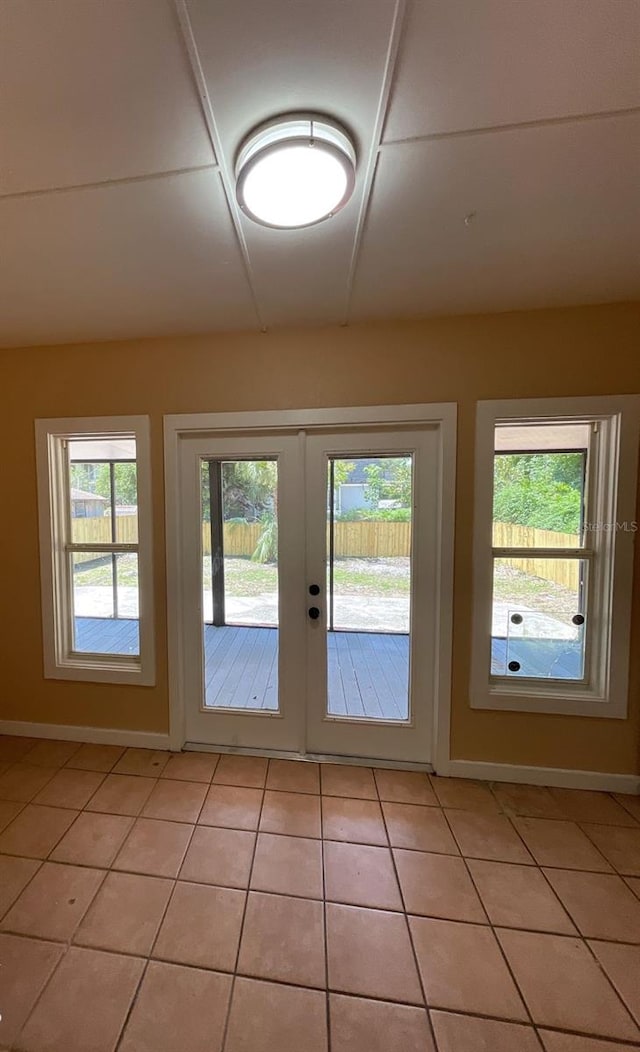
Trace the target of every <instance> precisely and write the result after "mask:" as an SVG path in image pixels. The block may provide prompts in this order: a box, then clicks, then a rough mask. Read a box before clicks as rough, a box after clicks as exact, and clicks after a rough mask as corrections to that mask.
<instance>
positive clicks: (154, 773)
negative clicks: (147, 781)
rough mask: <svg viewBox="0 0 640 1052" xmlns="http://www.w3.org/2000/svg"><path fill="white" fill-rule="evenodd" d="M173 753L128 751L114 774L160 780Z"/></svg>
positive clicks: (118, 763)
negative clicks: (144, 776)
mask: <svg viewBox="0 0 640 1052" xmlns="http://www.w3.org/2000/svg"><path fill="white" fill-rule="evenodd" d="M170 756H171V753H169V752H162V751H161V750H154V749H127V750H126V751H125V753H124V756H121V757H120V759H119V760H118V762H117V764H116V765H115V767H114V768H113V771H114V774H136V775H146V776H147V777H148V778H159V777H160V775H161V774H162V772H163V770H164V768H165V767H166V766H167V763H168V762H169V757H170Z"/></svg>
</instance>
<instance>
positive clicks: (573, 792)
mask: <svg viewBox="0 0 640 1052" xmlns="http://www.w3.org/2000/svg"><path fill="white" fill-rule="evenodd" d="M550 792H551V795H552V796H553V799H554V800H555V801H556V803H557V804H558V806H559V807H560V809H561V810H562V811H563V816H562V817H563V818H568V819H570V820H571V821H572V822H601V823H602V824H603V825H612V826H632V827H634V826H635V827H636V828H637V825H636V822H635V820H634V819H633V818H632V817H631V815H630V814H629V812H628V811H625V809H624V807H621V806H620V804H618V803H616V801H615V800H614V799H613V797H612V796H609V794H608V793H599V792H595V791H591V790H586V789H551V790H550Z"/></svg>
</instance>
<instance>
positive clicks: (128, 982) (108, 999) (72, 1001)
mask: <svg viewBox="0 0 640 1052" xmlns="http://www.w3.org/2000/svg"><path fill="white" fill-rule="evenodd" d="M143 967H144V961H142V960H140V959H139V958H137V957H121V956H119V955H117V954H114V953H99V952H98V951H97V950H85V949H83V948H81V947H78V946H72V947H71V949H70V950H68V951H67V954H66V956H65V957H64V958H63V960H62V961H61V962H60V964H59V965H58V967H57V969H56V971H55V973H54V975H53V977H52V979H51V981H50V983H49V985H48V986H47V988H46V990H45V991H44V993H43V995H42V997H41V998H40V1000H39V1001H38V1004H37V1005H36V1008H35V1011H34V1012H33V1013H32V1015H31V1017H30V1018H29V1020H28V1022H27V1024H26V1026H25V1027H24V1029H23V1031H22V1033H21V1035H20V1037H19V1039H18V1045H17V1047H18V1049H20V1052H113V1050H114V1049H115V1046H116V1042H117V1040H118V1036H119V1034H120V1030H121V1029H122V1026H123V1024H124V1021H125V1019H126V1016H127V1012H128V1010H129V1006H130V1004H131V1002H132V1000H133V996H134V994H135V991H136V987H137V985H138V982H139V980H140V976H141V975H142V969H143Z"/></svg>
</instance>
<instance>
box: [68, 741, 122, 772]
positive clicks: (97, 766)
mask: <svg viewBox="0 0 640 1052" xmlns="http://www.w3.org/2000/svg"><path fill="white" fill-rule="evenodd" d="M123 755H124V748H123V747H122V746H121V745H92V744H85V745H81V746H80V748H79V749H78V751H77V752H75V753H74V754H73V756H72V757H71V759H70V760H67V762H66V764H65V767H73V768H75V769H76V770H80V771H101V772H102V773H103V774H107V773H108V772H109V771H110V770H111V769H112V768H113V767H114V766H115V765H116V763H117V762H118V760H119V759H120V757H121V756H123Z"/></svg>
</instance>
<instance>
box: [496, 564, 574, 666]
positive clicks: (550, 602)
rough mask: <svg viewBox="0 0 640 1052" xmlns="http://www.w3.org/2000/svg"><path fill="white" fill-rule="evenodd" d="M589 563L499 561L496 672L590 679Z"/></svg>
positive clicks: (497, 571)
mask: <svg viewBox="0 0 640 1052" xmlns="http://www.w3.org/2000/svg"><path fill="white" fill-rule="evenodd" d="M587 570H588V567H587V561H586V560H585V559H503V558H501V559H495V560H494V568H493V623H492V631H491V673H492V675H494V676H515V677H523V676H524V677H528V678H532V677H533V678H535V679H546V678H550V679H570V680H580V679H582V678H583V677H584V666H585V626H586V610H585V597H586V592H587Z"/></svg>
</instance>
